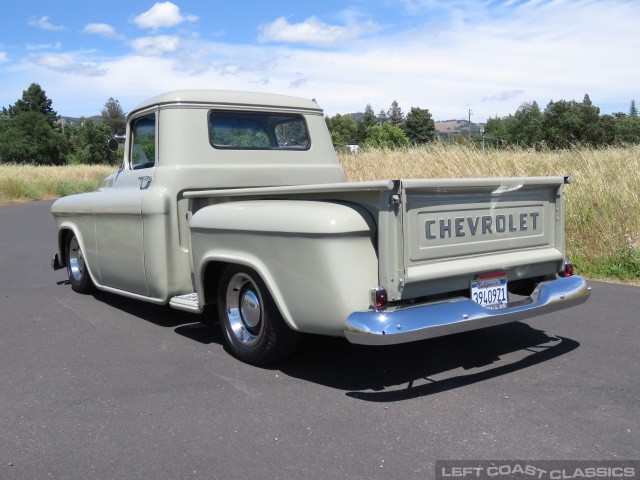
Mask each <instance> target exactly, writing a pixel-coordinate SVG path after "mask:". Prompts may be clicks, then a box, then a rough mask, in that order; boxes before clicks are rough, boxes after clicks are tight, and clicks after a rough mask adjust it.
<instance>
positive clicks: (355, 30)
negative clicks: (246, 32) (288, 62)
mask: <svg viewBox="0 0 640 480" xmlns="http://www.w3.org/2000/svg"><path fill="white" fill-rule="evenodd" d="M380 29H381V27H380V26H379V25H377V24H375V23H373V22H366V23H363V24H351V25H348V26H346V27H342V26H339V25H329V24H326V23H323V22H321V21H320V20H319V19H318V18H317V17H310V18H308V19H306V20H305V21H304V22H302V23H289V22H288V20H287V19H286V18H285V17H280V18H278V19H276V20H275V21H273V22H272V23H268V24H263V25H260V26H259V27H258V30H259V31H260V32H261V33H260V35H259V36H258V41H259V42H261V43H267V42H280V43H300V44H306V45H313V46H318V47H331V46H334V45H344V44H346V43H348V42H349V41H351V40H353V39H356V38H358V37H360V36H361V35H364V34H366V33H375V32H378V31H380Z"/></svg>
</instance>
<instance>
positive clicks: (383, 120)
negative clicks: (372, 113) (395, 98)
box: [378, 109, 389, 125]
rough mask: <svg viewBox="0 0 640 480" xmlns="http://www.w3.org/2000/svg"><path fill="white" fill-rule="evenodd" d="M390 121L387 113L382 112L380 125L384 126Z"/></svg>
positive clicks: (379, 118)
mask: <svg viewBox="0 0 640 480" xmlns="http://www.w3.org/2000/svg"><path fill="white" fill-rule="evenodd" d="M388 121H389V119H388V118H387V112H385V111H384V109H381V110H380V113H379V114H378V125H382V124H383V123H387V122H388Z"/></svg>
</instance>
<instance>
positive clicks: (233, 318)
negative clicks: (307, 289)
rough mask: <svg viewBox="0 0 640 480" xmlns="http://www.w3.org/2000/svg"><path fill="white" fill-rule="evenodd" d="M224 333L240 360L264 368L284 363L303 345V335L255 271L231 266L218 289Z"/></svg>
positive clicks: (223, 275)
mask: <svg viewBox="0 0 640 480" xmlns="http://www.w3.org/2000/svg"><path fill="white" fill-rule="evenodd" d="M218 315H219V318H220V326H221V327H222V334H223V337H224V339H225V342H226V343H227V346H228V347H229V349H230V350H231V352H232V353H233V354H234V355H235V356H236V357H237V358H239V359H240V360H242V361H244V362H247V363H252V364H254V365H264V364H267V363H272V362H275V361H278V360H282V359H284V358H285V357H287V356H289V355H290V354H292V353H293V352H294V350H295V349H296V348H297V347H298V344H299V343H300V337H301V335H300V333H299V332H296V331H294V330H292V329H290V328H289V326H288V325H287V324H286V323H285V321H284V319H283V318H282V315H280V312H279V311H278V307H277V306H276V304H275V302H274V300H273V298H272V297H271V294H270V293H269V290H268V289H267V287H266V285H265V284H264V282H263V281H262V279H261V278H260V276H259V275H258V274H257V273H256V272H255V271H254V270H252V269H250V268H248V267H243V266H240V265H229V266H228V267H227V268H226V269H225V270H224V272H223V274H222V278H221V280H220V287H219V290H218Z"/></svg>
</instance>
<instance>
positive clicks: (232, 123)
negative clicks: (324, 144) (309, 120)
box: [209, 110, 311, 151]
mask: <svg viewBox="0 0 640 480" xmlns="http://www.w3.org/2000/svg"><path fill="white" fill-rule="evenodd" d="M209 142H210V143H211V145H212V146H213V147H214V148H219V149H236V150H298V151H299V150H308V149H309V148H310V147H311V140H310V138H309V130H308V129H307V124H306V122H305V120H304V117H303V116H302V115H295V114H294V115H292V114H278V113H254V112H229V111H218V110H212V111H211V112H209Z"/></svg>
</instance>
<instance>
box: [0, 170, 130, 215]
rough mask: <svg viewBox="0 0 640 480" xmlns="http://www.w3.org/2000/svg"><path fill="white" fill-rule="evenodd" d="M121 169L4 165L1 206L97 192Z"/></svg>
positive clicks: (0, 196)
mask: <svg viewBox="0 0 640 480" xmlns="http://www.w3.org/2000/svg"><path fill="white" fill-rule="evenodd" d="M116 170H117V167H108V166H89V165H74V166H64V167H37V166H33V165H11V164H0V205H3V204H7V203H16V202H25V201H29V200H46V199H53V198H59V197H62V196H65V195H71V194H74V193H82V192H88V191H91V190H95V188H96V187H97V185H98V183H99V182H100V180H101V179H102V178H104V177H106V176H107V175H108V174H109V173H112V172H114V171H116Z"/></svg>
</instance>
